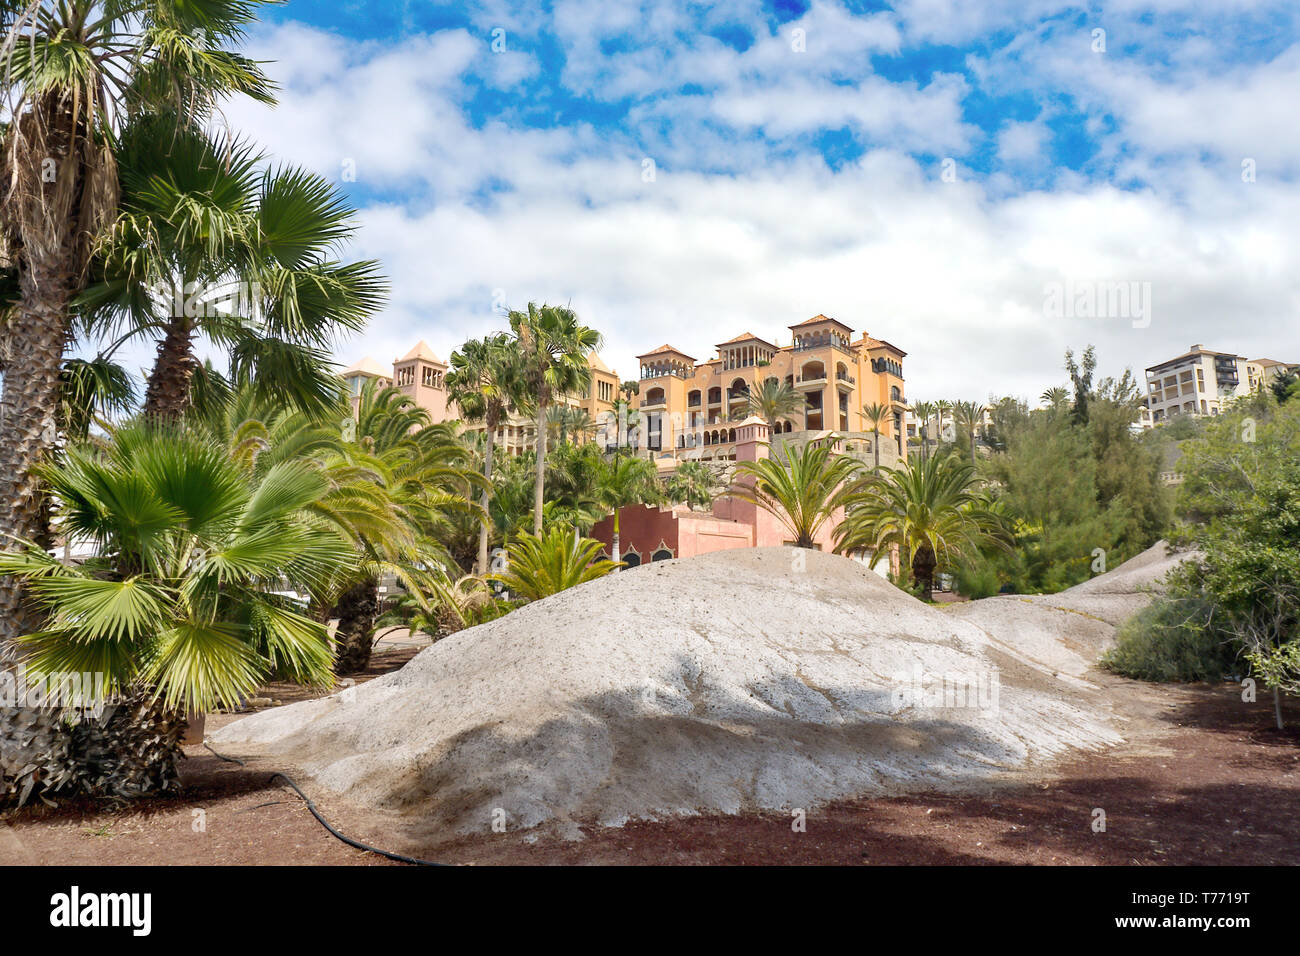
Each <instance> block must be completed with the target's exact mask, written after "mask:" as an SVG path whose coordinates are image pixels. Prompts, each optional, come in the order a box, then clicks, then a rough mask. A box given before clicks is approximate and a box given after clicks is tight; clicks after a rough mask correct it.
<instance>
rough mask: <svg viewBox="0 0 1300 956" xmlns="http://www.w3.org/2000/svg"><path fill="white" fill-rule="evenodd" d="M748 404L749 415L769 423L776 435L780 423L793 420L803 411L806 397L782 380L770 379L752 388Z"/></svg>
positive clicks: (747, 399) (756, 383) (768, 425)
mask: <svg viewBox="0 0 1300 956" xmlns="http://www.w3.org/2000/svg"><path fill="white" fill-rule="evenodd" d="M746 404H747V408H746V411H747V413H748V414H750V415H757V416H758V417H759V418H761V419H763V421H765V422H767V427H768V428H769V429H770V430H771V432H772V434H774V435H775V434H776V426H777V423H778V422H781V421H784V420H786V419H788V418H793V417H794V416H795V415H796V414H798V413H799V412H801V411H802V410H803V407H804V397H803V395H801V394H800V393H799V392H797V391H795V390H794V388H793V387H792V386H791V385H789V384H787V383H786V382H784V381H782V380H781V379H779V378H774V377H768V378H766V379H764V380H763V381H762V382H761V383H759V382H755V383H754V384H753V386H751V387H750V389H749V393H748V396H747V398H746Z"/></svg>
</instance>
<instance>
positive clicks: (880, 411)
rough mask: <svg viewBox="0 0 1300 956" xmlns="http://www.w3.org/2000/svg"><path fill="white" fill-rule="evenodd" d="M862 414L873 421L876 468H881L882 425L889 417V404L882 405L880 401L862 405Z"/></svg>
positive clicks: (872, 432) (873, 446)
mask: <svg viewBox="0 0 1300 956" xmlns="http://www.w3.org/2000/svg"><path fill="white" fill-rule="evenodd" d="M862 414H863V415H865V416H866V418H867V421H869V422H870V423H871V434H872V435H874V436H875V437H874V438H873V439H872V441H871V450H872V451H874V452H875V454H876V470H877V471H879V470H880V426H881V424H882V423H884V422H885V421H886V420H888V418H889V406H888V405H882V404H881V403H880V402H872V403H871V404H869V405H863V406H862Z"/></svg>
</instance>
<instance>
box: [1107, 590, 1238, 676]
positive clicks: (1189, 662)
mask: <svg viewBox="0 0 1300 956" xmlns="http://www.w3.org/2000/svg"><path fill="white" fill-rule="evenodd" d="M1237 655H1238V646H1237V643H1236V641H1234V640H1233V639H1232V638H1231V637H1230V636H1229V635H1227V634H1224V633H1223V632H1222V631H1220V630H1219V629H1218V628H1216V627H1214V626H1213V625H1212V624H1211V608H1210V605H1208V604H1207V603H1206V602H1205V601H1204V600H1202V599H1200V598H1196V597H1165V598H1159V599H1157V600H1156V601H1155V603H1153V604H1151V605H1150V606H1149V607H1146V608H1144V609H1143V610H1142V611H1140V612H1138V613H1137V614H1135V615H1134V616H1133V617H1131V618H1129V620H1128V621H1126V622H1125V623H1124V625H1123V626H1122V627H1121V628H1120V629H1119V634H1118V635H1117V637H1116V644H1115V646H1114V647H1113V648H1112V649H1111V650H1110V651H1108V652H1107V653H1106V655H1105V656H1104V657H1103V658H1102V660H1101V664H1102V666H1103V667H1105V668H1106V669H1108V670H1111V671H1113V672H1115V673H1116V674H1120V675H1122V676H1124V677H1133V678H1136V679H1138V680H1149V681H1162V682H1181V681H1218V680H1223V679H1225V678H1227V677H1231V676H1235V675H1237V674H1240V673H1242V672H1244V671H1245V670H1246V665H1245V662H1243V661H1238V659H1237Z"/></svg>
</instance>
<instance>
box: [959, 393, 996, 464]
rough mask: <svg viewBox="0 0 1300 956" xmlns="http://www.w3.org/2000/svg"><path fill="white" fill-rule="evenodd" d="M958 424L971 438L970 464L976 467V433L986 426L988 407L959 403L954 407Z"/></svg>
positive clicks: (977, 403)
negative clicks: (985, 419)
mask: <svg viewBox="0 0 1300 956" xmlns="http://www.w3.org/2000/svg"><path fill="white" fill-rule="evenodd" d="M953 409H954V412H955V415H956V419H957V422H958V424H960V425H961V426H963V427H964V428H965V429H966V434H967V436H968V437H969V438H970V463H971V467H972V468H974V467H975V460H976V459H975V433H976V432H977V431H978V430H979V429H980V427H981V426H982V425H983V424H984V416H985V415H986V414H987V413H988V406H986V405H981V404H980V403H979V402H965V401H962V402H957V403H956V404H955V405H954V406H953Z"/></svg>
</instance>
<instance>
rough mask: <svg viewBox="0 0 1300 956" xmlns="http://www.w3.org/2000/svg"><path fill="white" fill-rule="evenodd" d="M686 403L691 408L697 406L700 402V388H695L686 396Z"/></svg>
mask: <svg viewBox="0 0 1300 956" xmlns="http://www.w3.org/2000/svg"><path fill="white" fill-rule="evenodd" d="M686 404H687V405H688V406H690V407H691V408H698V407H699V404H700V390H699V389H698V388H697V389H695V390H694V391H693V392H690V393H689V394H688V395H687V396H686Z"/></svg>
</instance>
